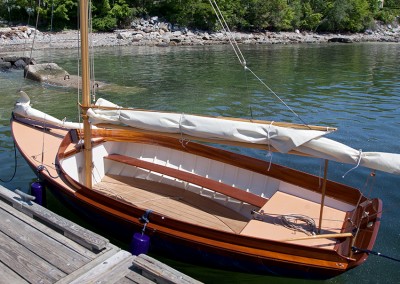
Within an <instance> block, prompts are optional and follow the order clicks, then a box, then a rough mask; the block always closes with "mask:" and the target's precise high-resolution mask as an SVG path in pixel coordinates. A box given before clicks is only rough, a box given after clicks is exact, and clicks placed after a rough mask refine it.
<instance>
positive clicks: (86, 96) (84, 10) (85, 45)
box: [79, 0, 92, 188]
mask: <svg viewBox="0 0 400 284" xmlns="http://www.w3.org/2000/svg"><path fill="white" fill-rule="evenodd" d="M79 11H80V29H81V56H82V105H83V108H82V118H83V133H84V135H83V139H84V158H85V185H86V187H88V188H92V139H91V132H90V124H89V117H88V116H87V109H88V108H89V107H90V77H89V33H88V26H89V20H88V18H89V17H88V12H89V7H88V1H87V0H81V1H80V9H79Z"/></svg>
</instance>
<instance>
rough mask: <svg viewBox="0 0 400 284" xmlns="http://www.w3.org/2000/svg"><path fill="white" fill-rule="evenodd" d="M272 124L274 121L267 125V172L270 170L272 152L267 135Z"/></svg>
mask: <svg viewBox="0 0 400 284" xmlns="http://www.w3.org/2000/svg"><path fill="white" fill-rule="evenodd" d="M273 123H274V121H271V123H270V124H269V126H268V128H267V140H268V152H267V154H266V157H267V158H269V165H268V169H267V171H268V172H269V170H270V169H271V165H272V155H273V152H272V151H271V143H270V138H271V136H270V135H269V133H270V129H271V126H272V124H273Z"/></svg>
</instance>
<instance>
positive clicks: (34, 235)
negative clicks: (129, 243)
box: [0, 186, 200, 284]
mask: <svg viewBox="0 0 400 284" xmlns="http://www.w3.org/2000/svg"><path fill="white" fill-rule="evenodd" d="M0 283H60V284H61V283H79V284H81V283H144V284H146V283H187V284H192V283H193V284H194V283H200V282H199V281H197V280H195V279H193V278H191V277H189V276H187V275H184V274H182V273H180V272H179V271H176V270H174V269H172V268H171V267H168V266H167V265H165V264H163V263H161V262H159V261H157V260H155V259H153V258H151V257H149V256H147V255H140V256H134V255H131V254H130V253H129V252H127V251H124V250H121V249H120V248H118V247H116V246H115V245H113V244H111V243H110V242H109V241H108V240H107V239H105V238H103V237H102V236H99V235H97V234H95V233H93V232H91V231H89V230H86V229H85V228H83V227H81V226H79V225H77V224H75V223H73V222H71V221H69V220H67V219H65V218H63V217H61V216H58V215H57V214H55V213H53V212H51V211H49V210H47V209H46V208H44V207H42V206H40V205H38V204H36V203H33V202H31V201H29V200H27V201H24V200H23V197H21V196H20V195H18V194H17V193H15V192H13V191H11V190H8V189H6V188H4V187H2V186H0Z"/></svg>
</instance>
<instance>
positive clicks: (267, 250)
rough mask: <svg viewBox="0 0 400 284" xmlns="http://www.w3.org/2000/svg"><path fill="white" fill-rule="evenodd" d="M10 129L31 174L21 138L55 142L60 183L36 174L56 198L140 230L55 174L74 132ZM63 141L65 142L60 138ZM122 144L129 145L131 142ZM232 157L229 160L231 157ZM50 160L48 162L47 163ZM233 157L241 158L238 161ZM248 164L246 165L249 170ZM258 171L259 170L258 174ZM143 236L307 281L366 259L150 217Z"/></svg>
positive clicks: (292, 176) (127, 216)
mask: <svg viewBox="0 0 400 284" xmlns="http://www.w3.org/2000/svg"><path fill="white" fill-rule="evenodd" d="M11 125H12V134H13V136H14V140H15V141H16V145H17V147H18V149H19V150H20V152H21V154H22V155H23V156H24V158H25V159H26V160H27V162H28V164H29V165H30V166H31V168H32V169H33V170H35V171H36V169H37V166H38V165H39V164H40V163H38V161H37V160H36V161H35V160H33V159H32V158H31V154H30V153H27V150H28V149H27V148H26V147H27V145H26V144H29V143H25V142H23V140H24V139H23V138H22V136H24V137H29V139H30V140H31V141H33V140H34V137H36V138H37V139H38V140H39V142H40V141H41V139H42V138H43V136H45V137H46V138H47V136H48V135H50V136H53V137H56V138H57V142H56V144H57V143H58V144H57V145H59V146H60V147H59V149H58V155H57V157H56V159H54V156H55V155H54V156H53V154H57V153H52V152H51V151H48V152H46V153H45V160H46V159H47V158H49V163H50V164H55V166H54V168H51V169H50V173H52V174H57V173H59V174H60V178H58V179H53V178H51V176H49V173H47V172H40V173H38V174H39V175H40V176H41V177H42V178H45V179H46V181H48V182H49V183H50V184H51V185H52V186H54V187H57V188H58V189H59V190H60V191H61V193H63V194H66V195H67V197H68V198H69V199H71V200H73V201H74V202H77V203H78V204H80V205H82V206H84V207H85V208H88V209H90V210H95V211H97V212H100V213H102V214H106V215H108V216H109V217H111V218H115V219H116V220H119V221H122V222H124V223H127V224H131V225H134V226H136V227H138V226H139V227H141V224H140V223H139V222H138V220H137V219H136V217H133V216H140V215H141V214H143V213H144V211H143V210H139V209H137V208H136V209H135V208H134V207H132V206H129V205H126V204H125V205H124V204H122V203H120V202H118V203H116V202H115V201H114V202H113V201H111V200H110V199H109V198H107V197H106V196H102V195H100V194H98V193H95V192H94V191H91V190H89V189H87V188H85V187H84V186H83V185H80V184H77V183H75V182H74V181H73V180H71V179H70V178H68V176H65V172H63V170H62V169H59V168H57V167H58V165H59V160H60V159H62V158H63V157H64V156H65V155H66V153H67V150H68V151H71V145H75V142H76V141H75V142H74V141H73V140H74V138H73V136H74V134H72V133H73V132H74V131H71V132H69V133H66V131H65V130H63V131H61V132H62V133H58V132H59V130H55V129H50V128H46V129H45V130H43V129H41V127H40V125H39V126H38V125H35V126H31V125H27V124H25V123H22V122H19V121H16V120H15V119H12V121H11ZM107 131H109V130H107ZM111 133H112V131H111ZM93 134H94V136H93V137H94V138H95V139H98V140H99V141H103V140H102V139H104V141H106V140H113V141H117V140H122V141H124V140H125V141H126V140H127V138H126V137H123V139H119V137H118V135H110V136H108V137H107V136H105V135H99V132H97V131H93ZM114 134H116V133H114ZM63 135H65V136H64V137H63ZM135 137H136V138H135V139H136V140H138V141H142V143H148V142H149V137H143V136H142V134H139V135H138V136H136V134H135ZM128 140H131V138H130V139H128ZM100 143H102V142H100ZM153 143H163V144H171V141H168V139H166V141H162V142H160V141H158V142H154V141H153ZM39 144H40V143H39ZM172 144H174V143H172ZM172 144H171V145H172ZM28 146H31V145H28ZM173 147H177V146H176V145H175V146H172V148H173ZM202 147H203V146H199V145H197V144H195V143H189V144H188V145H187V149H186V150H187V151H191V152H194V151H196V150H197V149H200V151H199V152H200V153H201V154H202V155H204V156H210V154H208V153H207V152H206V151H204V149H203V148H202ZM72 149H73V151H76V152H77V151H79V148H76V147H72ZM202 149H203V150H202ZM223 155H224V150H221V152H219V154H217V155H216V158H217V159H220V160H226V159H228V158H224V157H223ZM235 155H236V154H235ZM235 155H234V157H236V156H235ZM51 156H52V157H53V158H51ZM239 156H240V157H242V156H241V155H239ZM213 157H215V155H213ZM230 158H232V156H230ZM236 161H237V162H238V164H239V166H248V167H250V168H252V169H253V170H255V171H262V170H265V163H264V162H262V161H258V160H256V161H254V160H253V159H251V158H248V157H246V156H243V159H241V160H237V159H236ZM249 161H250V162H252V163H250V164H249ZM260 168H261V169H262V170H260ZM273 168H274V169H275V170H274V171H273V172H272V173H271V175H272V176H274V175H279V174H280V173H288V175H287V176H286V180H287V181H292V180H296V176H297V175H301V174H302V173H301V172H298V171H295V170H292V169H287V168H285V167H282V166H277V167H275V166H274V167H273ZM309 178H310V179H311V181H312V183H313V182H314V181H315V182H316V183H317V184H318V178H317V177H312V176H310V177H309ZM303 183H305V181H304V180H303V181H299V184H300V185H301V184H303ZM328 184H329V186H328V192H329V191H333V192H334V191H335V190H336V189H339V193H338V195H339V196H341V194H342V193H341V192H340V191H341V190H340V188H341V185H339V184H337V183H335V182H329V183H328ZM345 187H346V186H345ZM311 188H312V189H313V190H315V191H316V192H318V188H317V187H316V186H315V187H311ZM350 189H351V188H350ZM352 190H353V193H351V194H350V197H347V200H350V202H351V201H352V200H354V198H356V196H359V195H358V194H357V192H358V190H355V189H352ZM331 195H333V194H331ZM377 202H378V205H379V206H380V208H381V202H380V201H379V200H378V201H377ZM380 214H381V213H379V214H378V216H377V219H379V217H380ZM377 223H378V224H377V225H379V222H378V221H377ZM378 227H379V226H378ZM182 228H184V229H182ZM148 230H149V231H150V232H151V233H154V234H157V235H160V236H162V238H164V239H168V240H171V241H173V240H175V238H177V237H178V238H179V239H180V243H182V244H187V245H190V244H193V243H196V244H197V246H199V247H201V248H202V249H203V250H205V251H214V252H218V253H222V254H226V255H228V256H229V257H239V258H243V259H246V260H249V261H255V260H256V259H258V262H259V261H261V262H260V263H263V265H273V266H276V265H278V266H281V267H286V268H293V269H294V270H301V271H307V273H306V274H307V275H312V274H313V273H315V274H316V275H319V277H322V278H329V277H332V276H334V275H338V274H341V273H342V272H344V271H346V270H348V269H350V268H352V267H355V266H357V265H358V264H360V263H361V262H363V261H365V260H366V258H367V256H368V255H366V254H357V255H355V256H354V257H355V258H348V257H345V256H342V255H340V254H338V253H337V252H334V251H331V252H329V250H324V249H320V248H313V247H307V248H306V249H305V247H304V246H302V245H297V244H290V243H282V242H278V241H265V240H260V239H257V238H248V237H246V236H240V235H235V237H234V238H233V237H232V236H231V235H232V234H229V233H226V232H221V231H218V230H211V229H204V228H201V229H200V230H199V227H198V226H197V228H196V226H191V225H190V224H188V223H186V222H180V221H176V220H170V219H168V218H167V219H165V218H164V216H162V215H160V214H154V215H152V218H151V223H149V225H148ZM372 234H373V235H372V238H371V239H370V240H369V244H368V245H372V244H373V243H374V241H375V238H376V234H377V232H376V230H374V231H373V232H372ZM312 271H314V272H312ZM309 273H310V274H309ZM321 275H323V276H321Z"/></svg>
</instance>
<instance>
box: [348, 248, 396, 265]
mask: <svg viewBox="0 0 400 284" xmlns="http://www.w3.org/2000/svg"><path fill="white" fill-rule="evenodd" d="M351 250H352V251H353V252H354V253H366V254H368V255H369V254H372V255H376V256H380V257H383V258H387V259H390V260H393V261H396V262H400V259H398V258H395V257H391V256H388V255H385V254H382V253H380V252H377V251H373V250H369V249H361V248H358V247H355V246H353V247H351Z"/></svg>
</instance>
